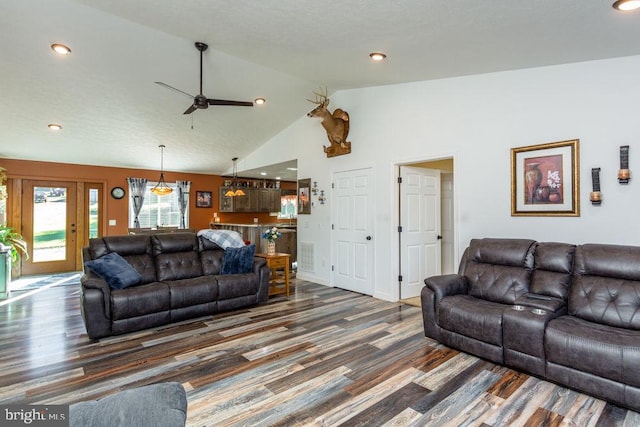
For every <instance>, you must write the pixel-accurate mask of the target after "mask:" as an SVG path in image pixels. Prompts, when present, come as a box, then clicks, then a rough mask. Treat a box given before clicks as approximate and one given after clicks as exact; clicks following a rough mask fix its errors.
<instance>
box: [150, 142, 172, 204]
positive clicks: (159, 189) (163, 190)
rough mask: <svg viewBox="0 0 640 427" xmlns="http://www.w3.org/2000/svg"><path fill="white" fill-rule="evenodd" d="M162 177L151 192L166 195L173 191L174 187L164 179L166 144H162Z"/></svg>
mask: <svg viewBox="0 0 640 427" xmlns="http://www.w3.org/2000/svg"><path fill="white" fill-rule="evenodd" d="M158 147H160V179H159V180H158V183H157V184H156V186H155V187H153V188H152V189H151V192H152V193H153V194H155V195H156V196H166V195H167V194H171V193H172V192H173V188H171V187H169V186H168V185H167V183H166V182H165V180H164V148H165V146H164V144H160V145H159V146H158Z"/></svg>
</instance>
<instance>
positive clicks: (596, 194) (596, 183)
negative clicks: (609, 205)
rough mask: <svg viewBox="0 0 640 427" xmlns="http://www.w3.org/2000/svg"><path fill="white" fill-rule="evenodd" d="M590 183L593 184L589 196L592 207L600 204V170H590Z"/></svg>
mask: <svg viewBox="0 0 640 427" xmlns="http://www.w3.org/2000/svg"><path fill="white" fill-rule="evenodd" d="M591 181H592V183H593V191H592V192H591V193H590V194H589V200H591V204H592V205H596V206H597V205H599V204H601V203H602V193H601V192H600V168H592V169H591Z"/></svg>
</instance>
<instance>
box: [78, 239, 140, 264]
mask: <svg viewBox="0 0 640 427" xmlns="http://www.w3.org/2000/svg"><path fill="white" fill-rule="evenodd" d="M89 251H90V253H91V258H92V259H96V258H99V257H101V256H103V255H106V254H107V253H109V252H117V253H118V254H119V255H121V256H123V257H124V256H127V255H140V254H145V253H148V254H150V253H151V242H150V240H149V236H148V235H136V236H131V235H125V236H104V237H98V238H94V239H89Z"/></svg>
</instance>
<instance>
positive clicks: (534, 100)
mask: <svg viewBox="0 0 640 427" xmlns="http://www.w3.org/2000/svg"><path fill="white" fill-rule="evenodd" d="M312 89H313V88H310V89H309V91H310V93H311V90H312ZM639 104H640V56H634V57H626V58H617V59H611V60H604V61H592V62H583V63H576V64H568V65H561V66H554V67H544V68H536V69H527V70H519V71H509V72H500V73H491V74H483V75H475V76H468V77H459V78H451V79H442V80H434V81H424V82H416V83H410V84H402V85H391V86H382V87H371V88H364V89H356V90H350V91H342V92H338V93H336V94H334V95H333V96H332V97H331V106H330V108H336V107H340V108H342V109H344V110H346V111H348V112H349V114H350V117H351V131H350V135H349V140H350V141H352V152H351V154H349V155H345V156H341V157H335V158H332V159H327V158H326V157H325V154H324V153H323V151H322V145H323V144H327V140H326V136H325V134H324V130H323V129H322V127H321V126H320V123H319V122H318V121H316V120H315V119H310V118H307V117H306V116H303V117H301V118H300V119H299V120H298V121H297V122H295V123H293V124H292V125H291V126H290V127H289V128H288V129H286V130H285V131H283V132H282V133H280V134H279V135H277V136H276V137H275V138H273V139H272V140H270V141H269V142H267V143H266V144H265V145H264V146H262V147H261V148H260V149H258V150H257V151H256V152H254V153H253V154H252V155H251V156H250V157H249V158H247V161H248V162H249V163H252V164H260V165H266V164H270V163H277V162H280V161H282V160H285V159H290V158H297V159H298V178H299V179H302V178H312V180H315V181H318V185H319V187H320V188H321V189H324V190H325V192H327V194H328V197H329V203H330V202H331V191H330V178H331V175H332V173H334V172H336V171H342V170H349V169H356V168H361V167H368V166H371V167H373V170H374V176H375V186H376V193H377V196H376V198H375V199H376V200H375V204H376V214H375V218H376V228H375V230H373V233H374V236H375V242H376V249H375V261H376V262H375V264H376V266H375V294H374V296H375V297H378V298H382V299H387V300H396V299H397V298H398V292H397V281H396V279H395V278H396V277H397V262H396V261H395V259H397V241H396V239H397V233H396V226H397V205H396V202H395V200H396V199H397V193H396V192H397V185H396V184H395V178H394V171H395V168H394V165H395V164H397V163H404V162H408V161H418V160H426V159H434V158H439V157H450V156H453V157H454V163H455V197H456V213H455V216H456V218H455V220H456V226H455V228H456V230H457V236H456V250H457V256H458V257H459V255H460V254H461V252H462V250H463V249H464V248H465V247H466V246H467V244H468V242H469V240H470V239H471V238H476V237H522V238H531V239H535V240H539V241H560V242H573V243H585V242H597V243H616V244H629V245H640V228H639V227H637V226H636V218H637V216H638V215H639V214H640V191H639V190H638V188H639V187H638V186H640V156H638V155H636V153H640V145H639V144H634V143H635V142H636V141H638V140H640V120H639V117H638V115H639V114H638V112H639V111H640V105H639ZM311 108H312V107H311V105H310V106H309V109H311ZM304 113H306V111H301V115H302V114H304ZM576 138H577V139H579V140H580V159H579V161H580V163H579V164H580V208H581V215H580V217H578V218H575V217H560V218H558V217H512V216H511V199H510V191H511V190H510V173H511V171H510V148H512V147H521V146H527V145H534V144H542V143H547V142H555V141H563V140H569V139H576ZM620 145H630V169H631V171H632V179H631V182H630V183H629V184H628V185H626V186H623V185H620V184H618V181H617V179H616V176H617V171H618V169H619V146H620ZM592 167H601V168H602V170H601V185H602V194H603V203H602V205H601V206H599V207H595V206H592V205H591V203H590V202H589V192H590V191H591V168H592ZM636 172H637V175H638V177H636V176H635V175H636V174H635V173H636ZM330 221H331V218H330V206H329V205H328V204H327V205H318V204H317V203H316V206H314V207H313V208H312V214H311V215H306V216H305V215H302V216H300V217H299V219H298V242H310V241H313V242H315V244H316V251H315V256H316V259H315V266H316V268H315V270H316V271H315V272H314V273H313V274H310V275H301V277H304V278H306V279H309V280H313V281H316V282H318V283H324V284H330V282H331V271H330V253H331V248H330V224H331V222H330ZM394 257H395V258H394Z"/></svg>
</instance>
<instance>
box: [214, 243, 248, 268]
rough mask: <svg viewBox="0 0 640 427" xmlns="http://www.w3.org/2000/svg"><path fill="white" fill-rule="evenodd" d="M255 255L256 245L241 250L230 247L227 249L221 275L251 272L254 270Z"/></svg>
mask: <svg viewBox="0 0 640 427" xmlns="http://www.w3.org/2000/svg"><path fill="white" fill-rule="evenodd" d="M255 253H256V245H255V244H251V245H247V246H243V247H241V248H232V247H229V248H227V249H225V251H224V256H223V258H222V269H221V270H220V274H240V273H249V272H251V271H252V270H253V256H254V255H255Z"/></svg>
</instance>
